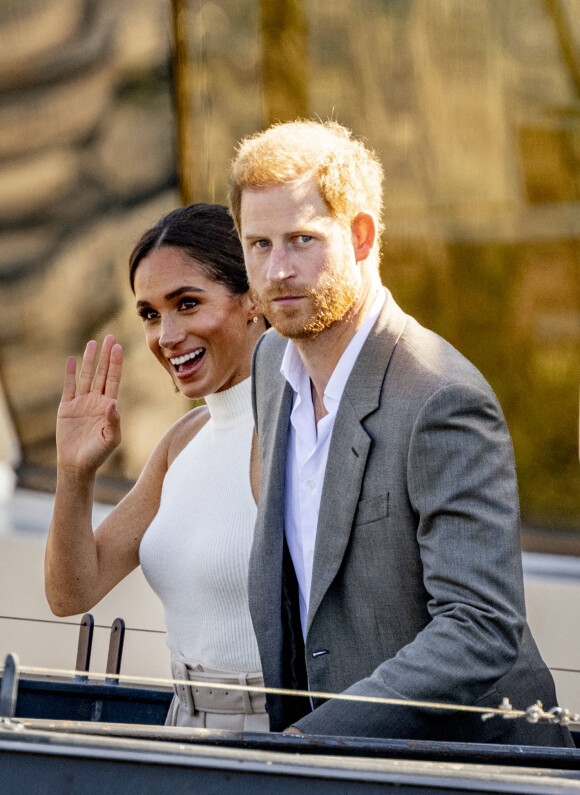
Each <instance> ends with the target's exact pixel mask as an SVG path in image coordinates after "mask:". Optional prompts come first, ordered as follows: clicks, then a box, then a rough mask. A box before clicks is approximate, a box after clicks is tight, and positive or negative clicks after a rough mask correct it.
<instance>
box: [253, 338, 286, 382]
mask: <svg viewBox="0 0 580 795" xmlns="http://www.w3.org/2000/svg"><path fill="white" fill-rule="evenodd" d="M287 344H288V340H286V339H284V337H282V336H280V334H278V332H277V331H275V330H274V329H273V328H270V329H268V331H266V332H265V333H264V334H262V336H261V337H260V339H259V340H258V342H257V344H256V349H255V351H254V367H255V368H256V369H257V370H258V371H260V370H262V369H263V368H266V367H268V368H270V367H276V366H277V368H278V369H279V368H280V364H281V363H282V359H283V357H284V351H285V350H286V345H287Z"/></svg>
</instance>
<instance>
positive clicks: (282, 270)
mask: <svg viewBox="0 0 580 795" xmlns="http://www.w3.org/2000/svg"><path fill="white" fill-rule="evenodd" d="M291 276H294V266H293V265H292V258H291V257H290V256H289V253H288V252H287V251H286V249H285V247H284V246H282V245H280V246H273V247H272V251H271V253H270V258H269V262H268V279H269V280H270V281H272V282H283V281H285V280H286V279H289V278H290V277H291Z"/></svg>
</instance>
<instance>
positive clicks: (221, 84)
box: [0, 0, 580, 549]
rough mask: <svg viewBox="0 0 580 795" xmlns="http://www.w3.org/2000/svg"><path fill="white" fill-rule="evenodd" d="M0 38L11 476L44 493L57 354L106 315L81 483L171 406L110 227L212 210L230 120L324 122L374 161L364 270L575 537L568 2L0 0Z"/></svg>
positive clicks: (109, 488) (524, 485) (575, 289)
mask: <svg viewBox="0 0 580 795" xmlns="http://www.w3.org/2000/svg"><path fill="white" fill-rule="evenodd" d="M0 42H1V44H0V306H1V308H2V311H1V312H0V379H1V385H2V388H3V392H4V398H5V402H6V407H7V408H6V410H5V412H4V413H5V415H6V417H7V418H8V420H9V421H11V424H12V427H13V428H14V429H15V432H16V436H17V440H18V448H16V447H15V445H14V443H13V442H8V441H6V442H4V443H3V442H2V438H3V436H2V433H0V457H1V455H2V450H4V457H5V458H9V459H11V461H12V462H13V463H15V464H16V466H17V473H18V478H19V483H20V484H21V485H25V486H32V487H35V488H42V489H47V490H50V489H51V488H52V484H53V482H54V465H55V448H54V428H55V416H56V409H57V405H58V401H59V398H60V391H61V385H62V377H63V372H64V363H65V360H66V357H67V356H68V355H70V354H77V355H78V354H80V353H82V350H83V347H84V343H85V341H86V340H87V339H89V338H91V337H97V338H99V339H100V338H102V336H103V335H104V334H105V333H107V332H112V333H114V334H115V335H116V336H117V338H118V339H119V341H121V342H122V343H123V345H124V348H125V352H126V367H125V370H124V375H123V384H122V391H121V397H120V400H119V407H120V411H121V414H122V423H123V426H122V427H123V445H122V448H121V450H120V451H119V452H118V453H117V454H116V455H115V456H114V457H113V458H112V459H111V460H110V461H109V462H108V464H107V467H106V469H105V470H104V472H103V477H102V478H101V481H100V484H101V485H100V492H99V495H100V497H101V499H109V500H114V499H116V498H117V496H118V495H119V494H120V493H122V491H123V489H124V488H125V487H126V485H127V483H128V482H130V481H131V480H132V479H134V478H135V477H136V476H137V475H138V473H139V471H140V468H141V466H142V465H143V463H144V461H145V460H146V458H147V456H148V454H149V453H150V451H151V449H152V448H153V446H154V444H155V443H156V441H157V440H158V439H159V437H160V436H161V434H162V432H163V431H164V430H165V428H167V427H168V426H169V425H170V424H171V423H172V422H173V421H174V420H175V418H176V417H177V416H179V414H181V413H182V412H183V411H184V410H186V409H187V408H188V405H187V403H186V402H185V401H184V400H183V399H182V398H181V397H180V396H178V395H175V393H174V391H173V389H172V386H171V383H170V382H169V380H168V378H167V376H165V375H164V374H163V372H161V368H159V367H158V365H157V364H156V363H155V361H154V360H153V357H151V355H150V354H149V353H148V351H147V350H146V348H145V344H144V341H143V339H142V331H141V328H140V322H139V320H138V318H137V315H136V312H135V309H134V306H133V301H132V296H131V293H130V290H129V287H128V284H127V258H128V254H129V252H130V250H131V248H132V247H133V244H134V243H135V242H136V240H137V239H138V237H139V236H140V234H141V232H142V231H144V229H145V228H147V227H148V226H150V225H151V224H152V223H154V222H155V221H156V220H157V218H158V217H159V216H160V215H161V214H163V213H164V212H166V211H168V210H170V209H172V208H173V207H175V206H177V205H178V204H179V203H180V201H187V202H189V201H217V202H224V203H225V196H226V178H227V170H228V164H229V161H230V158H231V157H232V155H233V152H234V148H235V145H236V142H237V141H238V140H239V139H240V137H242V136H243V135H245V134H248V133H252V132H254V131H255V130H258V129H260V128H262V127H263V126H266V125H267V124H269V123H271V122H273V121H276V120H285V119H290V118H294V117H296V116H313V117H319V118H321V119H326V118H329V117H330V118H334V119H336V120H337V121H339V122H340V123H342V124H345V125H346V126H348V127H350V128H351V129H352V130H353V131H354V133H355V134H356V135H357V136H361V137H363V138H364V139H365V140H366V141H367V142H368V144H369V145H370V146H371V147H373V148H374V149H375V150H376V151H377V152H378V154H379V155H380V157H381V159H382V162H383V164H384V167H385V173H386V183H385V203H386V212H385V223H386V232H385V236H384V254H383V280H384V282H385V284H386V285H387V286H389V287H390V289H391V290H392V291H393V293H394V295H395V298H396V299H397V300H398V302H399V303H400V304H401V305H402V306H403V308H404V309H406V310H407V311H409V312H410V313H411V314H414V315H415V316H416V317H417V318H418V319H419V320H420V322H422V323H424V324H425V325H427V326H429V327H431V328H433V329H434V330H436V331H438V332H439V333H441V334H442V335H443V336H445V337H446V338H447V339H449V340H450V341H451V342H452V343H453V344H454V345H455V346H456V347H457V348H459V350H460V351H462V352H463V353H464V354H465V355H466V356H467V357H468V358H470V359H471V360H472V361H473V362H474V363H475V364H476V365H477V366H478V367H479V368H480V369H481V370H482V372H483V373H484V375H485V376H486V377H487V379H488V380H489V381H490V383H491V384H492V386H493V388H494V389H495V391H496V392H497V394H498V397H499V399H500V402H501V403H502V406H503V408H504V411H505V414H506V417H507V421H508V425H509V428H510V430H511V433H512V437H513V440H514V446H515V453H516V461H517V467H518V474H519V482H520V496H521V507H522V517H523V520H524V522H525V524H526V526H527V528H528V529H529V531H531V530H532V529H533V528H542V529H543V528H546V529H549V530H552V531H570V530H572V531H573V530H580V465H579V462H578V390H579V384H580V0H509V2H505V0H477V1H474V0H436V2H435V1H434V0H308V2H306V0H261V2H259V1H258V0H235V1H234V0H219V1H217V0H216V2H202V0H174V2H173V3H170V2H168V0H34V1H33V0H0ZM158 370H159V372H157V371H158ZM1 408H2V406H1V401H0V409H1ZM8 420H6V419H5V421H4V427H5V426H6V425H7V424H8ZM5 436H6V434H5ZM532 535H533V534H531V535H530V537H531V536H532ZM557 535H558V533H556V534H554V535H553V536H551V537H550V538H555V537H556V536H557ZM566 537H567V538H568V539H569V541H570V542H576V541H577V540H578V539H580V534H579V535H578V536H576V535H575V534H574V533H568V532H567V533H566ZM530 543H531V542H530ZM541 543H544V545H546V544H547V545H548V547H549V545H550V544H551V543H552V542H551V541H550V540H548V541H547V542H546V541H542V542H541ZM561 548H564V547H561ZM567 548H568V549H569V548H571V547H570V546H568V547H567ZM575 548H576V549H580V546H577V547H575Z"/></svg>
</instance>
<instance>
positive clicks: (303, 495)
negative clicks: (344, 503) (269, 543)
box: [280, 290, 385, 639]
mask: <svg viewBox="0 0 580 795" xmlns="http://www.w3.org/2000/svg"><path fill="white" fill-rule="evenodd" d="M384 303H385V292H384V290H380V291H379V293H378V294H377V297H376V298H375V300H374V302H373V304H372V306H371V308H370V311H369V312H368V314H367V316H366V317H365V319H364V321H363V322H362V324H361V326H360V328H359V329H358V330H357V331H356V333H355V335H354V337H353V338H352V339H351V341H350V342H349V344H348V346H347V348H346V350H345V351H344V353H343V354H342V356H341V357H340V359H339V361H338V363H337V365H336V367H335V368H334V371H333V373H332V375H331V377H330V380H329V381H328V384H327V386H326V389H325V390H324V397H323V402H324V408H325V409H326V411H327V412H328V413H327V414H326V416H324V417H322V419H321V420H320V421H319V422H318V426H317V425H316V423H315V421H314V405H313V403H312V391H311V382H310V378H309V376H308V373H307V372H306V369H305V367H304V364H303V363H302V359H301V358H300V355H299V353H298V349H297V348H296V346H295V345H294V343H293V342H292V340H289V341H288V345H287V346H286V351H285V353H284V358H283V360H282V365H281V367H280V372H281V373H282V375H283V376H284V378H285V379H286V380H287V381H288V383H289V384H290V386H291V387H292V389H293V390H294V402H293V404H292V412H291V414H290V427H289V430H288V451H287V456H286V495H285V510H284V518H285V533H286V541H287V543H288V549H289V551H290V555H291V557H292V562H293V564H294V569H295V571H296V578H297V580H298V588H299V594H300V621H301V624H302V634H303V635H304V638H305V639H306V622H307V619H308V605H309V603H310V587H311V582H312V568H313V564H314V553H315V545H316V529H317V526H318V513H319V510H320V498H321V495H322V486H323V482H324V473H325V471H326V462H327V459H328V448H329V446H330V438H331V436H332V429H333V428H334V420H335V418H336V412H337V410H338V404H339V403H340V399H341V397H342V393H343V391H344V387H345V385H346V382H347V381H348V377H349V375H350V373H351V370H352V368H353V367H354V363H355V362H356V360H357V357H358V355H359V353H360V351H361V348H362V346H363V345H364V343H365V341H366V338H367V337H368V335H369V332H370V330H371V328H372V327H373V324H374V322H375V320H376V319H377V317H378V316H379V314H380V311H381V309H382V308H383V304H384Z"/></svg>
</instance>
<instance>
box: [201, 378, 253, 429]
mask: <svg viewBox="0 0 580 795" xmlns="http://www.w3.org/2000/svg"><path fill="white" fill-rule="evenodd" d="M205 402H206V404H207V407H208V408H209V413H210V415H211V419H212V422H213V425H214V427H216V428H224V427H227V426H228V425H231V424H233V423H236V422H238V420H239V419H240V418H241V417H244V416H246V415H248V416H251V415H252V379H251V378H246V379H245V380H244V381H241V382H240V383H239V384H236V385H235V386H232V387H230V389H224V390H223V392H214V394H212V395H206V398H205Z"/></svg>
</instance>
